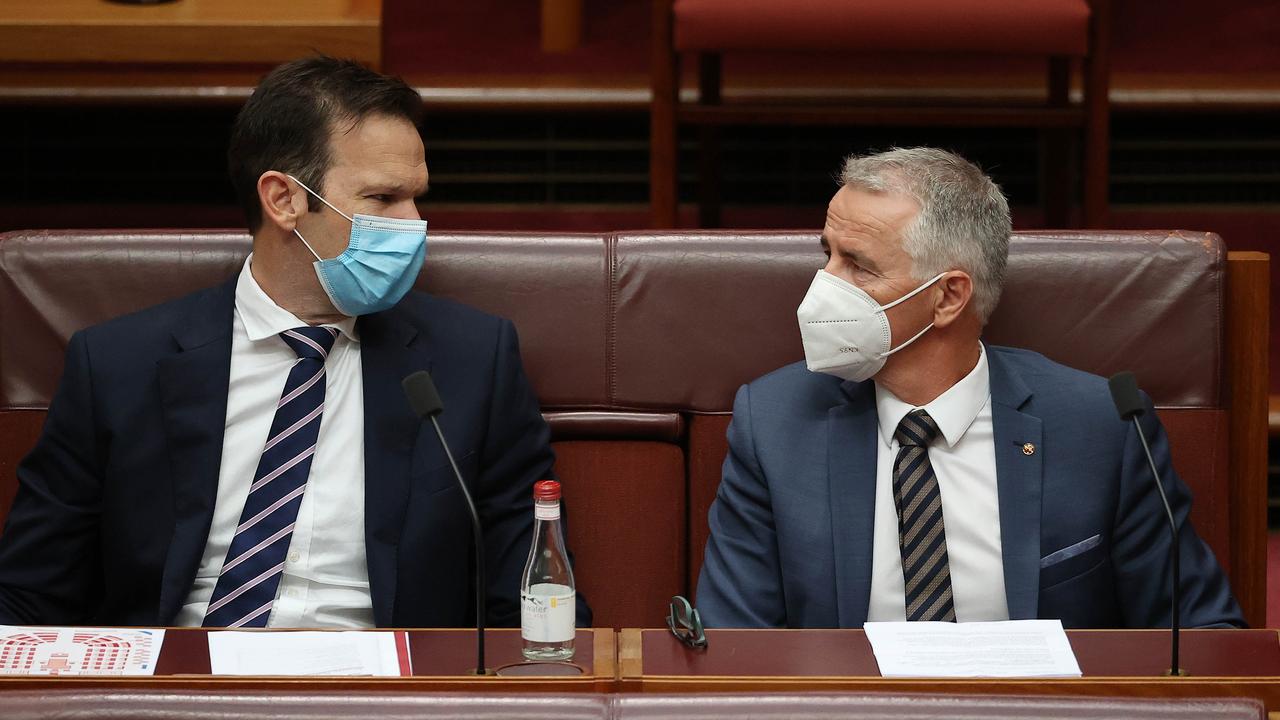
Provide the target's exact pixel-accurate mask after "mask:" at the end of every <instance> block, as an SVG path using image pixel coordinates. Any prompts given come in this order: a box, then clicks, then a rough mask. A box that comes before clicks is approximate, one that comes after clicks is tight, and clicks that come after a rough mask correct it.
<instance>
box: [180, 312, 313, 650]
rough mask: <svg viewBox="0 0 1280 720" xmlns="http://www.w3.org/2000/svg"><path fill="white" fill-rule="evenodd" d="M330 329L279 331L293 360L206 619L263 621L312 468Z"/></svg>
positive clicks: (239, 623) (238, 623) (231, 623)
mask: <svg viewBox="0 0 1280 720" xmlns="http://www.w3.org/2000/svg"><path fill="white" fill-rule="evenodd" d="M337 336H338V331H337V330H336V329H334V328H329V327H300V328H294V329H293V330H285V331H284V332H282V333H280V337H281V338H283V339H284V341H285V343H287V344H288V345H289V347H290V348H292V349H293V351H294V352H295V353H297V354H298V360H297V361H296V362H295V363H294V365H293V368H292V369H291V370H290V371H289V379H288V380H286V381H285V384H284V392H283V393H282V394H281V395H280V402H279V403H278V404H277V405H276V415H275V419H274V420H272V421H271V432H270V433H268V435H267V444H266V446H265V447H264V448H263V449H262V458H261V459H260V460H259V461H258V470H257V472H255V473H254V475H253V484H252V485H251V486H250V487H249V497H248V498H246V499H245V502H244V510H243V511H241V513H240V522H239V524H238V525H237V526H236V531H235V535H234V536H233V537H232V539H231V547H230V548H228V549H227V557H226V558H225V559H224V561H223V564H222V572H221V574H219V575H218V584H217V585H216V586H214V588H213V595H212V596H211V597H210V598H209V608H208V610H206V611H205V616H204V626H205V627H266V625H267V619H268V618H269V617H270V616H271V605H272V604H273V603H274V602H275V597H276V589H277V588H278V587H279V586H280V577H281V575H282V574H283V572H284V561H285V553H286V552H288V550H289V541H290V540H291V539H292V537H293V526H294V523H295V522H296V521H297V519H298V508H299V507H301V505H302V494H303V492H304V491H305V490H306V488H307V476H308V475H310V473H311V457H312V456H313V455H314V454H315V451H316V437H317V436H318V435H319V434H320V418H321V415H322V413H323V411H324V386H325V373H324V363H325V360H326V359H327V358H328V357H329V350H330V349H331V348H333V341H334V339H335V338H337Z"/></svg>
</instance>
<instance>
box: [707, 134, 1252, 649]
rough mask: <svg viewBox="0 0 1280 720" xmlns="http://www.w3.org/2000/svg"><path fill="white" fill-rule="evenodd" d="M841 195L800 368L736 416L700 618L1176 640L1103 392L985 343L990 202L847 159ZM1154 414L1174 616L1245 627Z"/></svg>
mask: <svg viewBox="0 0 1280 720" xmlns="http://www.w3.org/2000/svg"><path fill="white" fill-rule="evenodd" d="M842 180H843V185H842V187H841V188H840V190H839V192H837V193H836V195H835V197H834V198H833V199H832V201H831V203H830V206H829V207H828V210H827V220H826V225H825V228H824V230H823V236H822V246H823V249H824V251H825V252H826V253H827V256H828V258H829V260H828V262H827V265H826V267H825V268H824V269H823V270H821V271H819V272H818V274H817V276H816V277H815V279H814V282H813V285H812V286H811V288H810V290H809V293H808V295H807V296H806V297H805V299H804V301H803V302H802V303H801V305H800V307H799V309H798V311H797V316H798V319H799V322H800V329H801V335H802V339H803V341H804V350H805V363H797V364H795V365H791V366H788V367H784V368H782V369H780V370H777V371H775V372H773V373H770V374H769V375H766V376H764V377H762V378H760V379H758V380H756V381H754V382H752V383H750V384H749V385H746V386H744V387H743V388H741V389H740V390H739V392H738V396H737V399H736V401H735V403H734V411H733V422H732V424H731V426H730V428H729V454H728V457H727V458H726V460H725V464H724V476H723V479H722V482H721V484H720V488H719V491H718V493H717V496H716V501H715V503H714V505H713V506H712V508H711V513H710V525H711V536H710V539H709V541H708V543H707V549H706V558H705V562H704V565H703V568H702V575H701V577H700V579H699V582H698V595H697V601H698V606H699V609H700V612H701V615H702V618H703V620H704V622H705V623H706V624H707V625H708V626H721V627H860V626H862V624H863V623H864V622H868V621H893V620H899V621H900V620H943V621H960V622H964V621H981V620H1007V619H1024V618H1060V619H1061V620H1062V622H1063V624H1064V625H1066V626H1067V627H1161V626H1165V627H1167V626H1168V625H1169V623H1170V604H1169V579H1168V578H1169V577H1170V576H1171V573H1170V562H1169V550H1170V543H1171V537H1170V533H1169V527H1168V522H1167V519H1166V516H1165V514H1164V512H1163V509H1162V507H1161V502H1160V499H1159V496H1158V495H1157V493H1156V490H1155V488H1154V487H1153V486H1152V479H1151V471H1150V469H1149V468H1148V466H1147V462H1146V459H1145V457H1144V455H1143V451H1142V448H1141V446H1140V445H1139V442H1138V439H1137V436H1136V434H1135V431H1134V429H1133V426H1132V424H1131V423H1125V422H1122V421H1121V420H1119V418H1118V417H1117V414H1116V411H1115V408H1114V405H1113V403H1112V401H1111V398H1110V394H1109V391H1108V388H1107V384H1106V381H1105V380H1103V379H1102V378H1099V377H1096V376H1093V375H1089V374H1087V373H1083V372H1079V371H1076V370H1072V369H1071V368H1067V367H1064V366H1062V365H1059V364H1057V363H1054V362H1052V361H1050V360H1048V359H1047V358H1045V357H1043V356H1041V355H1038V354H1036V353H1033V352H1028V351H1025V350H1017V349H1013V348H1005V347H996V346H989V345H985V344H984V343H982V342H981V339H980V337H981V333H982V329H983V326H984V325H985V323H986V321H987V319H988V318H989V317H990V315H991V312H992V310H994V308H995V306H996V303H997V301H998V300H999V297H1000V289H1001V284H1002V281H1003V277H1004V272H1005V263H1006V258H1007V256H1008V243H1009V235H1010V220H1009V208H1008V204H1007V202H1006V200H1005V198H1004V196H1003V194H1002V193H1001V192H1000V189H999V188H998V187H997V186H996V185H995V184H994V183H993V182H992V181H991V180H990V179H989V178H987V177H986V176H985V175H984V174H983V173H982V172H981V171H980V170H979V169H978V168H977V167H975V166H973V165H972V164H970V163H968V162H967V161H965V160H964V159H962V158H960V157H957V156H956V155H953V154H951V153H947V152H943V151H939V150H933V149H929V148H916V149H907V150H893V151H890V152H886V153H881V154H877V155H871V156H866V157H853V158H850V159H848V160H847V161H846V164H845V167H844V172H843V178H842ZM1147 410H1148V412H1147V413H1146V414H1145V415H1144V416H1143V420H1142V423H1143V429H1144V432H1145V433H1146V435H1147V437H1148V438H1149V439H1150V441H1151V451H1152V454H1153V456H1154V458H1155V461H1156V463H1157V465H1158V466H1159V468H1160V474H1161V476H1162V477H1163V478H1164V482H1165V487H1166V492H1168V494H1169V502H1170V505H1171V506H1172V508H1173V511H1174V513H1175V516H1176V517H1177V519H1178V523H1179V526H1180V528H1181V533H1180V536H1179V537H1180V550H1181V564H1182V568H1181V576H1182V583H1181V584H1182V607H1181V612H1182V615H1181V618H1182V622H1183V623H1184V624H1185V625H1189V626H1205V625H1224V626H1243V625H1244V621H1243V618H1242V616H1241V612H1240V608H1239V607H1238V606H1237V604H1236V602H1235V600H1234V599H1233V598H1232V596H1231V592H1230V589H1229V587H1228V585H1227V582H1226V579H1225V577H1224V576H1223V573H1222V570H1221V568H1219V566H1218V564H1217V562H1216V560H1215V559H1214V557H1213V554H1212V553H1211V552H1210V551H1209V549H1208V548H1207V547H1206V546H1205V544H1204V543H1203V542H1202V541H1201V540H1200V538H1199V537H1197V536H1196V534H1195V531H1194V530H1193V529H1192V527H1191V525H1190V522H1189V521H1188V518H1187V516H1188V512H1189V509H1190V504H1191V499H1190V496H1189V494H1188V491H1187V488H1186V487H1185V485H1184V484H1183V483H1182V481H1181V480H1180V479H1179V478H1178V476H1177V474H1176V473H1175V472H1174V471H1173V468H1172V466H1171V464H1170V459H1169V447H1168V440H1167V438H1166V437H1165V433H1164V430H1163V428H1162V427H1161V425H1160V422H1159V420H1158V419H1156V416H1155V413H1154V412H1152V411H1151V410H1152V408H1151V406H1150V401H1149V400H1147Z"/></svg>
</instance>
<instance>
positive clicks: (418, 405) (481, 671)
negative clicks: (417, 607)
mask: <svg viewBox="0 0 1280 720" xmlns="http://www.w3.org/2000/svg"><path fill="white" fill-rule="evenodd" d="M400 386H401V387H402V388H404V394H405V397H407V398H408V399H409V406H410V407H412V408H413V412H414V413H415V414H416V415H417V416H418V417H419V418H421V419H423V420H430V421H431V426H432V427H434V428H435V429H436V436H437V437H438V438H440V447H441V448H443V449H444V456H445V457H446V458H448V459H449V467H451V468H453V476H454V478H456V479H457V481H458V488H459V489H460V490H462V498H463V499H464V500H465V501H466V503H467V512H468V514H470V515H471V531H472V533H474V536H475V563H476V674H477V675H486V674H488V669H487V668H486V667H485V665H484V619H485V611H484V594H485V585H486V583H485V572H484V529H483V528H482V527H481V525H480V514H479V513H478V512H476V503H475V500H473V499H472V498H471V491H470V490H468V489H467V483H466V482H464V481H463V479H462V472H461V471H460V470H458V463H457V462H455V461H454V459H453V453H452V452H450V450H449V443H447V442H445V439H444V432H443V431H442V430H441V429H440V421H439V420H437V419H436V417H437V416H438V415H439V414H440V413H442V412H444V403H443V402H442V401H441V400H440V393H439V392H437V391H436V384H435V382H433V381H432V380H431V374H430V373H428V372H427V371H426V370H419V371H418V372H415V373H413V374H412V375H409V376H408V377H406V378H405V379H404V380H403V381H402V382H401V383H400Z"/></svg>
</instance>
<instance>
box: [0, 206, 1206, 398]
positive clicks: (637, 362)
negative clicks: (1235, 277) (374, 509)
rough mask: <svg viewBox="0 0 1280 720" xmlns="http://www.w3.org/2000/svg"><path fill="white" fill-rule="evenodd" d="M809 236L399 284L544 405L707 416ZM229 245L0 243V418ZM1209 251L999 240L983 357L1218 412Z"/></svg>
mask: <svg viewBox="0 0 1280 720" xmlns="http://www.w3.org/2000/svg"><path fill="white" fill-rule="evenodd" d="M817 243H818V235H817V233H816V232H809V233H785V232H718V233H698V232H667V233H627V234H618V235H617V236H612V237H611V236H594V235H559V236H557V235H545V234H524V235H520V234H506V235H502V236H493V235H487V234H480V233H454V234H434V235H432V239H431V243H430V250H429V254H428V260H427V266H426V268H425V269H424V271H423V274H422V276H421V278H419V282H418V287H419V288H421V289H426V290H430V291H433V292H436V293H438V294H440V295H443V296H445V297H451V298H455V299H459V300H462V301H464V302H467V303H468V304H471V305H474V306H476V307H479V308H481V309H483V310H487V311H490V312H494V313H497V314H500V315H503V316H505V317H508V318H511V319H512V320H513V321H514V322H515V323H516V326H517V328H518V329H519V330H520V335H521V346H522V351H523V354H524V358H525V364H526V367H527V368H528V371H529V375H530V377H531V379H532V381H533V383H534V386H535V389H536V390H537V392H538V394H539V396H540V397H541V398H542V400H543V402H544V405H545V406H547V407H550V408H603V409H629V408H644V409H649V408H658V409H662V410H665V411H667V412H672V411H693V412H725V411H728V410H729V409H730V406H731V403H732V398H733V391H734V390H735V389H736V388H737V387H738V386H739V385H741V384H742V383H744V382H746V381H748V380H750V379H752V378H754V377H757V376H759V375H761V374H763V373H765V372H767V371H769V370H772V369H774V368H776V367H778V366H780V365H784V364H786V363H788V362H792V361H795V360H798V359H801V358H802V357H803V354H802V352H801V349H800V342H799V332H798V330H797V329H796V323H795V308H796V306H797V305H798V304H799V302H800V299H801V298H802V297H803V296H804V293H805V290H806V289H807V288H808V285H809V282H810V280H811V279H812V277H813V273H814V272H815V271H816V270H817V269H818V268H819V267H821V265H822V254H821V253H820V252H819V250H818V244H817ZM248 251H249V239H248V237H247V236H246V235H244V234H242V233H236V232H207V231H202V232H199V233H184V232H164V231H151V232H140V233H121V232H91V231H61V232H28V233H8V234H5V235H0V409H8V408H23V407H27V408H33V407H34V408H42V407H45V406H47V404H48V401H49V398H50V397H51V395H52V392H53V389H54V385H55V384H56V382H57V379H58V376H59V373H60V372H61V367H62V353H63V348H64V347H65V345H66V341H67V338H68V337H70V335H71V333H72V332H73V331H75V330H77V329H79V328H82V327H86V326H88V325H91V324H93V323H96V322H100V321H102V320H105V319H107V318H110V317H114V316H116V315H119V314H122V313H125V312H129V311H131V310H136V309H138V308H142V307H145V306H148V305H151V304H154V303H157V302H160V301H163V300H167V299H170V298H173V297H177V296H179V295H182V294H184V293H186V292H189V291H191V290H195V289H198V288H201V287H205V286H208V285H212V284H215V283H217V282H220V281H222V280H224V279H226V278H228V277H230V276H231V275H233V274H234V273H235V272H236V270H237V269H238V267H239V265H240V263H241V261H242V260H243V258H244V256H245V254H246V253H248ZM1224 260H1225V251H1224V248H1223V246H1222V243H1221V240H1220V239H1219V238H1218V237H1217V236H1216V235H1212V234H1206V233H1181V232H1164V231H1150V232H1123V233H1089V232H1074V233H1068V232H1035V233H1019V234H1018V235H1016V236H1015V238H1014V240H1013V243H1012V247H1011V251H1010V267H1009V273H1008V275H1009V279H1008V283H1007V285H1006V288H1005V293H1004V299H1003V301H1002V302H1001V304H1000V307H998V308H997V310H996V313H995V316H994V317H993V318H992V321H991V324H990V326H989V328H988V331H987V334H986V337H987V339H988V340H989V341H990V342H994V343H1003V344H1009V345H1017V346H1020V347H1026V348H1029V349H1032V350H1037V351H1040V352H1042V353H1044V354H1046V355H1048V356H1049V357H1050V358H1052V359H1054V360H1058V361H1059V362H1063V363H1066V364H1068V365H1072V366H1074V367H1077V368H1080V369H1082V370H1087V371H1089V372H1095V373H1098V374H1102V375H1107V374H1110V373H1112V372H1115V371H1117V370H1120V369H1130V370H1133V371H1134V372H1135V373H1136V374H1137V376H1138V380H1139V382H1140V383H1141V384H1142V386H1143V388H1144V389H1145V390H1146V391H1147V392H1148V393H1150V394H1151V396H1152V397H1153V398H1154V399H1155V401H1156V403H1157V405H1160V406H1164V407H1218V406H1220V404H1221V379H1220V375H1221V372H1222V317H1221V315H1222V301H1223V295H1222V293H1223V263H1224Z"/></svg>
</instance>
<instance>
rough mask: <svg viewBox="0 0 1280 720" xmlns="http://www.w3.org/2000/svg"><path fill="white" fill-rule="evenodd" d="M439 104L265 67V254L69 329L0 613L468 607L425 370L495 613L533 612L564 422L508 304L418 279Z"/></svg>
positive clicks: (408, 617) (354, 73) (246, 118)
mask: <svg viewBox="0 0 1280 720" xmlns="http://www.w3.org/2000/svg"><path fill="white" fill-rule="evenodd" d="M420 105H421V103H420V99H419V97H418V95H417V93H416V92H415V91H414V90H413V89H411V88H409V87H408V86H406V85H405V84H404V83H403V82H401V81H399V80H397V79H393V78H389V77H386V76H382V75H379V74H377V73H374V72H371V71H369V70H367V69H364V68H362V67H360V66H359V65H356V64H355V63H350V62H346V61H339V60H334V59H331V58H325V57H313V58H308V59H304V60H299V61H295V62H291V63H288V64H286V65H283V66H280V67H279V68H277V69H275V70H274V71H272V72H271V73H270V74H269V75H268V76H267V77H265V78H264V79H263V81H262V83H261V85H260V86H259V87H258V88H257V90H256V91H255V92H254V94H253V96H252V97H251V98H250V99H249V101H248V102H247V103H246V105H245V107H244V108H243V110H242V111H241V112H240V114H239V116H238V117H237V119H236V123H235V127H234V128H233V132H232V139H231V144H230V150H229V153H228V157H229V167H230V173H231V178H232V182H233V184H234V185H235V187H236V190H237V192H238V194H239V196H240V199H241V202H242V205H243V206H244V209H245V211H246V214H247V216H248V219H249V227H250V230H251V232H252V233H253V254H252V255H251V256H250V257H249V258H248V259H247V260H246V262H245V265H244V267H243V269H242V270H241V272H240V273H239V274H238V276H237V277H235V278H232V279H230V280H229V281H228V282H227V283H225V284H223V285H221V286H218V287H214V288H210V289H207V290H203V291H200V292H197V293H194V294H192V295H189V296H187V297H184V298H181V299H178V300H175V301H172V302H169V303H165V304H163V305H159V306H156V307H153V308H150V309H147V310H143V311H141V312H138V313H135V314H132V315H128V316H125V317H122V318H118V319H115V320H112V321H109V322H107V323H104V324H102V325H99V326H95V327H91V328H89V329H87V330H83V331H80V332H78V333H76V334H75V335H74V336H73V337H72V338H71V342H70V346H69V348H68V351H67V362H66V369H65V371H64V374H63V378H62V382H61V384H60V387H59V389H58V391H57V394H56V396H55V397H54V400H53V403H52V404H51V406H50V408H49V416H48V419H47V421H46V425H45V428H44V431H43V434H42V436H41V437H40V439H39V441H38V442H37V444H36V446H35V448H34V450H32V452H31V453H30V454H29V455H28V456H27V457H26V458H25V459H24V460H23V462H22V464H21V466H20V467H19V469H18V478H19V483H20V486H19V491H18V495H17V498H16V500H15V502H14V505H13V509H12V511H11V513H10V515H9V519H8V522H7V525H6V527H5V531H4V535H3V537H0V622H3V623H38V624H86V623H87V624H123V625H206V626H218V627H228V626H230V627H240V626H247V627H262V626H271V627H309V626H334V627H344V626H345V627H369V626H373V625H377V626H397V627H448V626H466V625H471V624H474V623H475V617H474V609H473V608H474V594H473V590H472V588H473V579H472V578H473V575H472V573H473V572H474V568H473V567H472V560H471V558H472V549H471V541H472V540H471V530H470V525H469V523H468V521H467V519H466V513H465V507H464V505H463V502H462V497H461V493H460V491H459V489H458V488H457V486H456V483H455V481H454V478H453V476H452V473H451V470H450V467H449V464H448V462H447V460H446V458H445V455H444V452H443V450H442V449H441V447H440V445H439V442H438V441H437V439H436V438H435V436H434V433H433V432H431V431H430V430H427V429H424V427H423V425H422V423H421V422H420V421H419V419H418V418H417V417H416V416H415V415H414V414H413V412H412V411H411V410H410V407H409V405H408V403H407V402H406V399H405V397H404V393H403V392H402V390H401V387H400V381H401V379H402V378H404V377H405V376H406V375H409V374H410V373H412V372H414V371H417V370H424V369H425V370H429V371H430V372H431V373H432V375H433V376H434V379H435V382H436V384H437V386H438V387H439V390H440V394H441V396H442V398H443V400H444V401H445V403H446V405H447V408H448V411H447V412H446V413H445V414H444V415H443V416H442V417H441V424H442V425H443V427H444V432H445V434H446V436H447V437H448V440H449V443H450V446H451V448H452V450H453V452H454V454H455V456H456V457H457V458H458V464H459V466H460V467H461V470H462V473H463V475H464V477H465V479H466V480H467V482H468V483H469V486H470V488H471V492H472V494H473V495H474V497H475V500H476V505H477V507H478V510H479V513H480V516H481V519H482V521H483V524H484V529H485V548H484V553H485V564H486V566H487V568H488V579H489V586H488V595H487V601H488V602H487V607H488V613H487V614H488V616H489V617H488V621H489V622H490V623H491V624H496V625H515V624H517V623H518V618H519V604H520V603H519V598H520V576H521V572H522V568H523V564H524V561H525V558H526V556H527V553H528V550H529V546H530V541H531V531H532V527H533V503H532V497H531V495H532V487H533V483H534V482H535V481H536V480H539V479H543V478H546V477H550V475H551V466H552V462H553V456H552V453H551V449H550V446H549V431H548V428H547V426H546V424H545V422H544V421H543V420H542V417H541V415H540V413H539V407H538V402H537V399H536V398H535V397H534V394H533V392H532V390H531V388H530V387H529V383H528V381H527V380H526V378H525V375H524V371H523V369H522V365H521V360H520V352H519V348H518V345H517V340H516V333H515V329H514V328H513V326H512V325H511V323H510V322H509V321H506V320H503V319H501V318H496V317H492V316H488V315H485V314H482V313H480V312H478V311H476V310H472V309H470V308H467V307H464V306H461V305H458V304H455V303H451V302H448V301H445V300H441V299H438V298H434V297H432V296H429V295H426V294H422V293H417V292H410V291H409V288H410V287H411V285H412V283H413V281H414V279H415V278H416V277H417V276H418V272H419V269H420V268H421V265H422V262H423V258H424V256H425V237H426V223H425V222H423V221H422V220H421V219H420V218H419V215H418V211H417V207H416V204H415V198H416V197H417V196H419V195H421V194H422V193H424V192H425V191H426V189H427V167H426V162H425V156H424V152H423V146H422V141H421V139H420V136H419V134H418V131H417V128H416V124H417V122H418V119H419V115H420V112H421V110H420ZM578 620H579V623H580V624H589V623H590V611H589V610H587V608H586V606H585V604H582V603H580V604H579V615H578Z"/></svg>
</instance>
